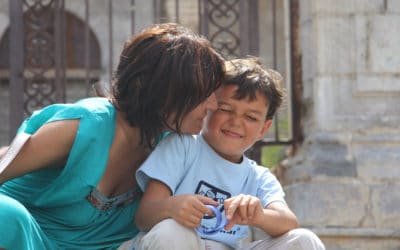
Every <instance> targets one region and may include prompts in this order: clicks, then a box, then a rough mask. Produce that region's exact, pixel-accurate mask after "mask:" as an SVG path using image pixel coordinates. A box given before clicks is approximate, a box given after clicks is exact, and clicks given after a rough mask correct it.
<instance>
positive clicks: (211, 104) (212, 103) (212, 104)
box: [206, 93, 218, 110]
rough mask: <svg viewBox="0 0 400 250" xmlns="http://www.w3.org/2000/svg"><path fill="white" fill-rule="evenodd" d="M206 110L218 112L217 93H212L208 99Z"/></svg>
mask: <svg viewBox="0 0 400 250" xmlns="http://www.w3.org/2000/svg"><path fill="white" fill-rule="evenodd" d="M206 108H207V109H208V110H216V109H217V108H218V102H217V97H216V96H215V93H212V94H211V95H210V96H209V97H208V98H207V106H206Z"/></svg>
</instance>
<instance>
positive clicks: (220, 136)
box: [202, 85, 271, 162]
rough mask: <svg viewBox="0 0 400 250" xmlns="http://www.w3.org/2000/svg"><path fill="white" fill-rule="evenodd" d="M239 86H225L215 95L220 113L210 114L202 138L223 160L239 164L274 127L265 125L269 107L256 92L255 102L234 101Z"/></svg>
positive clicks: (263, 98)
mask: <svg viewBox="0 0 400 250" xmlns="http://www.w3.org/2000/svg"><path fill="white" fill-rule="evenodd" d="M236 89H237V86H236V85H224V86H222V87H220V88H219V89H218V90H217V91H216V92H215V95H216V97H217V102H218V109H217V110H216V111H214V112H209V114H208V116H207V117H206V119H205V122H204V127H203V131H202V134H203V136H204V138H205V140H206V141H207V143H208V144H209V145H210V146H211V147H212V148H213V149H214V150H215V151H216V152H217V153H218V154H219V155H220V156H221V157H223V158H225V159H227V160H229V161H232V162H240V161H241V159H242V155H243V153H244V152H245V151H246V150H247V149H249V148H250V147H251V146H252V145H253V144H254V143H255V142H256V141H258V140H260V139H262V138H263V137H264V135H265V133H266V132H267V130H268V128H269V126H270V125H271V120H268V121H266V120H265V119H266V115H267V110H268V104H267V103H266V100H265V97H264V96H263V95H262V94H261V93H259V92H257V94H256V99H254V100H253V101H250V100H249V98H244V99H241V100H238V99H235V98H234V96H235V93H236Z"/></svg>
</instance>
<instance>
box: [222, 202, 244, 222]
mask: <svg viewBox="0 0 400 250" xmlns="http://www.w3.org/2000/svg"><path fill="white" fill-rule="evenodd" d="M241 200H242V199H241V198H238V199H234V200H233V201H232V202H231V203H230V204H229V205H228V206H227V207H225V211H226V218H227V219H228V220H231V219H232V218H233V215H234V214H235V212H236V209H237V208H238V206H239V205H240V202H241Z"/></svg>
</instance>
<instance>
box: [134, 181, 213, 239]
mask: <svg viewBox="0 0 400 250" xmlns="http://www.w3.org/2000/svg"><path fill="white" fill-rule="evenodd" d="M205 204H210V205H214V206H217V205H218V202H216V201H214V200H212V199H210V198H207V197H204V196H200V195H194V194H187V195H177V196H171V191H170V189H169V188H168V186H167V185H165V184H164V183H162V182H160V181H157V180H151V181H150V182H149V183H148V185H147V187H146V190H145V192H144V195H143V197H142V199H141V201H140V205H139V208H138V210H137V212H136V217H135V223H136V225H137V227H138V228H139V229H141V230H142V231H148V230H150V229H151V228H152V227H153V226H154V225H155V224H157V223H159V222H160V221H162V220H164V219H167V218H173V219H175V220H176V221H177V222H178V223H180V224H182V225H184V226H186V227H189V228H195V227H198V226H199V225H200V222H201V219H202V218H203V216H204V215H205V214H206V213H207V214H212V211H211V210H210V209H209V208H207V207H206V206H205Z"/></svg>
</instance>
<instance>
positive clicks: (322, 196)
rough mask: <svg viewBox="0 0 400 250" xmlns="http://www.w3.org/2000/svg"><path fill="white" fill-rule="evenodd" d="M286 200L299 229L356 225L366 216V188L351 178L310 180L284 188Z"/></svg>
mask: <svg viewBox="0 0 400 250" xmlns="http://www.w3.org/2000/svg"><path fill="white" fill-rule="evenodd" d="M285 192H286V200H287V202H288V204H289V206H290V207H291V209H292V210H293V211H294V212H295V214H296V215H297V217H298V219H299V221H300V224H301V225H302V226H312V227H331V226H346V227H352V226H353V227H354V226H358V225H359V224H360V223H361V221H362V220H363V218H364V216H365V215H366V212H367V209H366V207H367V206H366V205H367V204H368V188H367V187H366V186H365V185H364V184H362V183H361V182H359V181H356V180H354V179H348V178H343V179H341V180H340V181H339V180H332V179H329V178H320V179H318V180H315V179H313V180H312V181H310V182H304V183H296V184H291V185H287V186H285Z"/></svg>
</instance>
